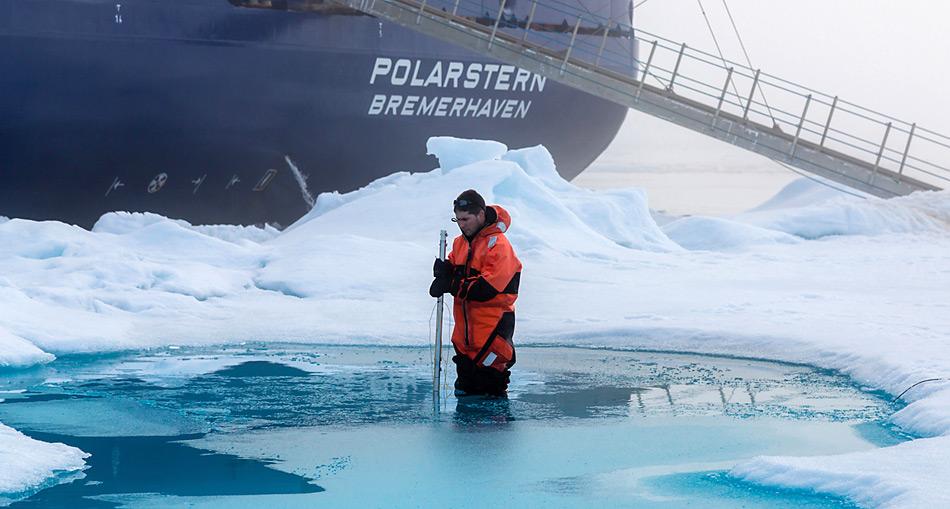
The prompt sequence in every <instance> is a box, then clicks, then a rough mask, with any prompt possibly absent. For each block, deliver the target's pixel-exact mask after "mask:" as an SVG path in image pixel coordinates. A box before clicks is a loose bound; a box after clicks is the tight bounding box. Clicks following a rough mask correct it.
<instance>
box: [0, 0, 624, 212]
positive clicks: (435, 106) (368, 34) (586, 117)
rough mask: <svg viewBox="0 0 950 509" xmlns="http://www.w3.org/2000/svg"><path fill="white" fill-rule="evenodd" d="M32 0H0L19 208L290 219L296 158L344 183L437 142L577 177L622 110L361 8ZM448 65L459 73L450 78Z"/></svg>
mask: <svg viewBox="0 0 950 509" xmlns="http://www.w3.org/2000/svg"><path fill="white" fill-rule="evenodd" d="M26 4H32V7H31V8H26V7H23V6H22V3H21V4H19V6H16V5H15V3H14V2H3V5H2V6H0V7H2V8H3V9H6V12H5V13H3V14H6V15H7V17H6V19H7V22H6V25H0V69H2V70H3V72H2V73H0V91H2V98H0V172H2V179H0V215H5V216H8V217H24V218H30V219H58V220H63V221H66V222H70V223H75V224H79V225H82V226H87V227H88V226H90V225H92V224H93V223H94V222H95V221H96V219H98V217H99V216H100V215H101V214H103V213H105V212H108V211H113V210H127V211H151V212H157V213H160V214H163V215H168V216H170V217H176V218H183V219H186V220H189V221H191V222H193V223H204V224H207V223H240V224H261V223H273V224H279V225H287V224H290V223H291V222H292V221H294V220H295V219H297V218H299V217H300V216H301V215H302V214H304V213H305V212H306V211H307V210H308V204H307V201H306V199H305V198H304V195H303V194H304V193H303V191H302V189H301V185H300V180H301V179H300V178H298V176H297V175H295V174H294V172H293V171H292V169H291V165H290V164H288V159H289V160H290V161H292V163H293V164H294V165H295V166H296V167H297V168H299V170H300V173H301V174H302V175H303V176H304V177H305V178H306V187H307V188H308V190H309V192H311V193H312V194H314V195H315V194H316V193H319V192H322V191H331V190H337V191H341V192H346V191H349V190H353V189H355V188H358V187H360V186H362V185H365V184H366V183H368V182H370V181H371V180H373V179H375V178H378V177H381V176H384V175H387V174H389V173H392V172H394V171H404V170H411V171H422V170H427V169H431V168H434V167H436V166H437V161H435V160H434V159H433V158H432V157H431V156H427V155H426V154H425V142H426V140H427V139H428V138H429V137H430V136H457V137H465V138H488V139H497V140H500V141H502V142H504V143H506V144H508V145H509V146H511V147H522V146H532V145H537V144H544V145H545V146H547V147H548V149H549V150H550V151H551V152H552V155H553V156H554V158H555V163H556V164H557V166H558V169H559V171H560V172H561V173H562V175H564V176H565V177H567V178H572V177H573V176H575V175H576V174H577V173H579V172H580V171H582V170H583V169H584V168H585V167H586V166H587V165H588V164H589V163H590V162H591V161H592V160H593V159H594V158H596V157H597V155H599V154H600V153H601V152H602V151H603V150H604V149H605V148H606V146H607V144H608V143H609V142H610V141H611V140H612V138H613V136H614V135H615V134H616V132H617V130H618V129H619V126H620V124H621V123H622V121H623V118H624V116H625V113H626V110H625V109H624V108H622V107H618V106H616V105H613V104H611V103H608V102H606V101H603V100H601V99H598V98H595V97H592V96H590V95H587V94H584V93H582V92H578V91H575V90H573V89H570V88H567V87H564V86H561V85H559V84H557V83H554V82H553V81H548V80H544V79H539V77H537V76H533V75H532V76H531V77H530V78H528V77H526V76H525V73H521V74H518V72H519V71H517V70H515V71H511V69H507V70H508V71H510V72H508V73H507V79H505V80H499V76H500V75H502V76H503V75H504V74H505V73H504V71H505V70H506V68H507V66H505V67H502V66H500V65H498V64H497V63H492V62H491V61H490V60H488V59H485V58H484V57H479V56H476V55H473V54H469V53H467V52H465V51H463V50H460V49H457V48H454V47H452V46H450V45H447V44H445V43H442V42H438V41H433V40H431V39H428V38H426V37H424V36H420V35H417V34H415V33H413V32H411V31H409V30H406V29H403V28H400V27H398V26H395V25H390V24H383V23H380V22H379V21H378V20H376V19H374V18H370V17H366V16H348V15H325V14H315V13H299V12H271V11H260V10H257V9H239V8H235V7H234V6H232V5H230V4H228V3H227V2H224V1H221V2H213V1H210V2H209V0H203V1H199V0H193V1H186V2H181V3H180V4H178V5H177V6H176V7H175V8H170V7H169V4H174V2H156V1H150V0H140V1H129V2H124V3H123V4H122V6H121V8H120V9H121V10H120V11H117V9H116V4H114V3H105V2H90V1H84V2H78V1H66V0H35V2H26ZM0 12H2V11H0ZM118 12H121V18H116V17H115V16H117V15H118ZM67 14H68V15H69V19H68V20H67V21H66V22H59V24H57V21H58V20H60V19H61V18H62V17H63V16H64V15H67ZM119 19H121V22H119V21H117V20H119ZM17 20H19V23H14V22H15V21H17ZM341 41H343V42H341ZM488 66H494V67H493V69H494V70H495V72H494V73H488V72H487V69H488ZM437 67H438V68H439V71H438V72H436V68H437ZM450 68H451V69H452V70H454V71H455V74H456V75H458V74H459V71H460V70H461V75H458V76H456V79H454V80H451V79H447V78H448V77H449V76H447V74H449V69H450ZM473 70H478V71H479V72H476V73H474V74H473ZM473 75H474V78H472V76H473ZM466 78H472V79H469V80H468V81H466ZM469 85H471V86H469ZM413 98H414V99H413Z"/></svg>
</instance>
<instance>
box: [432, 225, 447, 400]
mask: <svg viewBox="0 0 950 509" xmlns="http://www.w3.org/2000/svg"><path fill="white" fill-rule="evenodd" d="M447 237H448V233H447V232H446V231H445V230H441V231H440V232H439V259H440V260H445V240H446V238H447ZM444 299H445V298H444V295H439V299H438V304H437V305H438V306H439V308H438V310H436V313H435V349H434V350H435V351H434V352H433V359H432V404H433V407H434V409H435V411H436V412H438V411H439V407H440V404H439V403H440V399H441V396H442V391H441V390H440V389H441V387H439V381H440V380H441V379H442V310H443V307H442V306H443V302H445V300H444Z"/></svg>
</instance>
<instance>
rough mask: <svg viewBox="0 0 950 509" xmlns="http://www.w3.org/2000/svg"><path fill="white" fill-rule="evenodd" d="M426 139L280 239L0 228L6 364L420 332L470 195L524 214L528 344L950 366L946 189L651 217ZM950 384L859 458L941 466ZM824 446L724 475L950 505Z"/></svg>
mask: <svg viewBox="0 0 950 509" xmlns="http://www.w3.org/2000/svg"><path fill="white" fill-rule="evenodd" d="M420 149H421V148H420ZM428 150H429V152H431V153H434V154H435V155H437V156H438V158H439V160H440V162H441V163H442V164H441V166H442V168H439V169H436V170H432V171H429V172H422V173H406V172H403V173H395V174H393V175H390V176H388V177H385V178H382V179H379V180H377V181H375V182H373V183H371V184H369V185H367V186H366V187H364V188H362V189H359V190H356V191H353V192H351V193H346V194H339V193H324V194H322V195H320V196H319V197H318V198H317V201H316V204H315V207H314V208H313V210H312V211H311V212H310V213H309V214H308V215H307V216H305V217H303V218H301V219H300V220H299V221H298V222H297V223H295V224H294V225H292V226H291V227H289V228H287V229H286V230H285V231H283V232H278V231H275V230H272V229H265V230H262V229H259V228H253V227H250V228H248V227H236V226H194V225H190V224H188V223H186V222H184V221H178V220H174V219H169V218H164V217H161V216H157V215H154V214H147V213H146V214H141V213H126V212H115V213H111V214H106V215H104V216H103V217H102V218H101V219H100V220H99V222H98V223H97V224H96V225H95V227H94V228H93V229H92V230H91V231H87V230H84V229H82V228H78V227H75V226H71V225H66V224H63V223H59V222H52V221H50V222H35V221H27V220H21V219H10V220H6V221H4V220H0V260H2V261H3V263H2V265H0V266H2V269H0V299H2V302H3V304H4V305H3V306H2V307H0V369H3V370H6V371H8V370H10V369H15V368H16V369H19V368H24V367H28V366H31V365H38V364H43V363H48V362H50V361H51V360H52V359H53V358H54V356H63V355H66V354H74V353H94V352H112V351H120V350H129V349H142V348H154V347H161V346H167V345H181V344H185V343H187V344H192V345H207V344H222V343H239V342H242V341H264V342H286V341H295V342H304V343H314V342H319V343H346V344H372V345H425V344H426V343H427V340H428V339H427V338H428V331H429V329H430V323H429V317H430V311H431V310H432V305H433V303H432V300H431V299H430V298H429V297H428V296H427V294H426V288H427V286H428V283H429V277H430V275H431V274H430V271H431V268H430V267H431V259H432V257H433V255H434V254H435V252H436V240H437V238H438V230H439V229H440V228H444V229H447V230H449V231H452V228H453V226H454V225H453V224H452V223H451V222H450V220H449V219H450V217H451V210H450V209H451V201H452V198H454V197H455V196H456V195H457V194H458V192H459V191H460V190H463V189H467V188H476V189H478V190H479V191H480V192H482V194H483V195H484V196H485V197H486V199H487V200H488V201H489V202H496V203H500V204H502V205H504V206H505V207H506V209H507V210H509V211H510V212H511V213H512V215H513V216H517V227H516V228H513V229H512V230H511V232H510V233H509V239H510V240H511V241H512V243H513V244H514V246H515V248H516V249H517V250H518V253H519V256H520V257H521V259H522V261H523V262H524V264H525V270H524V274H523V279H522V286H523V288H524V290H523V292H522V295H521V296H520V298H519V302H518V304H519V307H518V314H519V323H518V331H517V335H516V338H515V340H516V342H519V343H520V344H531V343H546V344H565V345H585V346H611V347H621V348H647V349H663V350H673V351H692V352H704V353H716V354H728V355H737V356H751V357H757V358H768V359H779V360H786V361H792V362H801V363H807V364H811V365H815V366H819V367H822V368H828V369H834V370H839V371H840V372H842V373H845V374H847V375H849V376H851V377H852V378H853V379H855V380H857V381H858V382H859V383H861V384H864V385H867V386H869V387H873V388H876V389H880V390H883V391H886V392H888V393H890V394H891V395H894V396H896V395H897V394H899V393H900V392H902V391H903V390H904V389H906V388H907V387H909V386H910V385H911V384H913V383H915V382H917V381H920V380H923V379H928V378H944V377H947V376H950V348H948V340H950V337H948V335H950V303H948V300H947V298H946V295H947V293H946V288H948V287H950V269H948V267H950V236H948V235H947V233H948V231H950V228H948V225H950V205H948V203H950V195H948V193H947V192H937V193H916V194H914V195H911V196H909V197H906V198H899V199H892V200H879V199H876V198H866V199H862V198H856V197H846V196H829V195H828V192H827V191H826V190H825V189H824V188H822V187H820V186H816V185H814V184H812V183H809V182H796V183H794V184H793V185H792V186H790V187H789V188H788V189H786V190H785V191H784V192H783V193H780V194H779V195H778V196H776V198H775V199H773V200H771V201H770V202H769V203H766V204H763V206H762V207H759V208H757V209H755V210H752V211H749V212H748V213H746V214H741V215H738V216H735V217H730V218H704V217H687V218H681V219H679V220H676V221H673V222H671V223H668V224H665V225H663V226H662V227H661V226H659V225H658V224H657V223H656V221H655V220H654V219H653V217H652V215H651V211H650V209H649V207H648V203H647V198H646V195H645V194H644V193H643V191H642V190H639V189H623V190H612V191H599V192H595V191H590V190H586V189H581V188H578V187H576V186H574V185H572V184H571V183H569V182H566V181H564V180H563V179H561V178H560V177H559V176H558V174H557V172H556V171H555V169H554V166H553V162H552V160H551V157H550V155H549V154H548V153H547V151H546V150H545V149H544V148H543V147H534V148H528V149H520V150H509V149H508V148H507V147H504V146H503V145H501V144H497V143H493V142H469V141H465V140H453V139H444V138H443V139H433V140H430V143H429V147H428ZM516 369H517V368H516ZM8 389H10V390H17V389H22V387H8ZM948 394H950V388H948V386H947V385H946V384H945V383H944V382H939V381H938V382H932V383H927V384H923V385H921V386H919V387H916V388H915V389H914V390H912V391H910V392H908V393H907V394H906V395H905V396H904V400H905V401H907V402H909V403H910V404H909V405H908V406H907V407H906V408H904V409H903V410H901V411H900V412H898V413H897V414H896V415H895V416H894V417H893V421H894V422H895V423H897V424H900V425H901V426H903V427H904V428H905V429H907V430H909V431H911V432H914V433H917V434H920V435H922V436H928V437H936V438H933V439H930V440H928V441H921V442H920V443H919V445H917V444H918V442H912V443H911V444H910V445H906V446H902V447H901V448H885V449H881V450H880V451H870V452H866V453H862V454H866V455H867V458H869V459H867V461H872V462H873V461H878V460H875V458H879V460H880V462H881V463H884V462H887V463H888V464H891V465H894V468H893V469H892V470H893V472H901V471H908V472H913V471H916V470H915V469H917V468H920V469H925V470H927V471H928V472H938V473H945V474H946V475H950V469H947V467H945V466H943V465H942V463H941V462H939V461H937V460H936V459H931V460H927V459H926V454H920V452H921V450H923V451H933V452H934V453H935V454H936V452H937V451H941V450H943V448H946V447H947V445H946V444H950V437H947V436H946V435H947V434H948V433H950V411H948V410H947V408H950V407H948V406H947V405H946V402H947V401H948V400H950V396H948ZM2 398H3V395H0V399H2ZM8 424H9V423H8ZM25 439H26V437H22V436H17V435H14V434H6V435H3V436H2V437H0V450H11V451H23V450H28V447H26V448H25V447H24V444H26V442H24V440H25ZM26 440H28V439H26ZM918 449H919V450H918ZM60 453H61V454H60V458H61V461H60V462H59V463H58V464H50V465H47V466H45V467H42V469H40V470H36V469H34V468H33V467H31V466H29V465H28V462H20V463H13V464H15V465H20V464H22V465H24V469H23V470H22V472H21V471H20V470H19V467H4V468H3V475H5V476H6V478H7V479H9V481H8V484H7V485H6V486H7V488H4V490H7V491H8V492H23V491H26V490H28V489H34V488H36V487H37V486H39V484H37V483H38V482H40V481H38V479H41V478H51V477H50V476H52V475H54V472H61V471H74V472H75V471H78V469H79V468H80V467H81V461H82V460H81V459H78V460H77V458H79V457H78V456H76V455H74V454H67V453H65V452H64V451H60ZM27 457H28V456H27ZM936 457H937V456H936V455H934V456H933V458H936ZM836 458H837V459H838V460H840V461H838V462H834V461H823V460H821V459H815V460H810V459H794V460H793V459H783V458H768V459H763V460H762V461H759V462H754V463H750V464H749V465H747V466H746V467H745V468H743V469H741V470H737V471H736V474H737V475H741V476H743V477H744V478H747V479H753V480H756V481H757V482H764V483H775V484H792V485H795V486H798V487H800V488H809V489H820V490H822V491H827V492H834V493H836V494H839V495H843V496H848V497H852V498H853V499H854V500H860V501H865V500H866V501H870V502H867V503H868V504H870V505H876V504H880V505H889V506H892V507H913V506H914V504H913V501H915V500H920V498H919V497H921V496H924V495H921V494H926V496H928V497H930V498H931V499H932V500H933V501H934V504H935V505H940V504H941V503H945V504H946V505H950V490H948V489H946V488H939V487H934V486H933V485H932V483H930V482H929V481H928V479H932V478H930V477H927V476H923V475H921V476H916V475H907V476H903V475H897V474H894V475H891V474H889V473H888V472H886V471H885V472H881V473H880V474H879V475H880V478H881V479H883V480H886V481H887V483H886V484H887V489H888V490H890V492H892V493H895V495H894V496H891V497H888V498H886V499H885V498H881V497H878V496H876V494H877V493H878V491H877V490H878V487H880V486H883V484H880V483H875V482H867V483H857V484H847V483H837V482H831V481H829V480H832V479H839V478H841V479H843V478H849V479H851V478H853V477H854V475H856V474H854V471H853V469H849V468H850V467H849V466H848V463H847V462H848V460H847V459H846V458H847V457H846V456H845V457H841V456H839V457H836ZM921 458H923V459H921ZM855 461H856V460H855ZM861 461H865V459H862V460H861ZM918 465H919V467H918ZM819 467H820V468H819ZM779 471H782V472H787V473H788V474H787V475H784V476H782V475H776V472H779ZM35 472H46V477H44V476H42V475H40V476H37V475H35ZM797 473H802V474H801V475H798V474H797ZM55 475H58V474H55ZM835 476H843V477H835ZM789 479H795V480H796V482H795V483H793V482H790V481H789ZM898 495H900V496H898ZM915 496H916V497H918V498H915ZM862 497H866V498H862ZM862 503H864V502H862Z"/></svg>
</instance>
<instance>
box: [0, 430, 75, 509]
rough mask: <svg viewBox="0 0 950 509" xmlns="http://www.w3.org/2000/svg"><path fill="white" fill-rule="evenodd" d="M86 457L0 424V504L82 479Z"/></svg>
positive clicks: (72, 448)
mask: <svg viewBox="0 0 950 509" xmlns="http://www.w3.org/2000/svg"><path fill="white" fill-rule="evenodd" d="M88 457H89V454H87V453H84V452H82V451H80V450H79V449H76V448H75V447H70V446H68V445H65V444H59V443H54V444H51V443H47V442H40V441H39V440H34V439H32V438H30V437H28V436H26V435H24V434H22V433H20V432H19V431H16V430H14V429H13V428H10V427H8V426H4V425H3V424H0V465H3V467H2V468H0V505H8V504H10V503H12V502H15V501H17V500H20V499H23V498H26V497H29V496H30V495H32V494H33V493H35V492H37V491H39V490H41V489H43V488H47V487H49V486H53V485H56V484H60V483H62V482H68V481H71V480H75V479H76V478H77V477H82V475H83V474H82V473H81V471H82V470H83V469H84V468H85V467H86V462H85V461H83V460H84V459H85V458H88Z"/></svg>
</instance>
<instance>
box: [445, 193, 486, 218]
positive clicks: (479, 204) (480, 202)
mask: <svg viewBox="0 0 950 509" xmlns="http://www.w3.org/2000/svg"><path fill="white" fill-rule="evenodd" d="M452 206H453V210H454V211H455V212H460V211H464V212H468V213H469V214H478V212H479V211H482V210H485V198H482V195H480V194H478V192H477V191H475V190H474V189H469V190H467V191H463V192H462V194H460V195H459V197H458V198H456V199H455V201H454V202H452Z"/></svg>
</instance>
